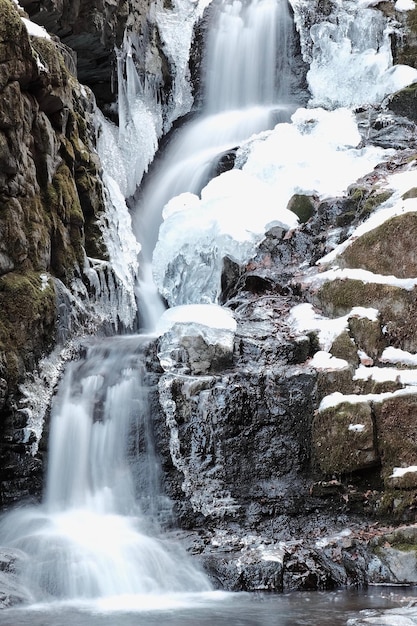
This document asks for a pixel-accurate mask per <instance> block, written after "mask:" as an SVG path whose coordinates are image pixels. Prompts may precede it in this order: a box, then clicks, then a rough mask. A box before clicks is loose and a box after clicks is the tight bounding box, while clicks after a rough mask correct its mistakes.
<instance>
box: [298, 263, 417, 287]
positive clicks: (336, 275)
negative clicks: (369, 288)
mask: <svg viewBox="0 0 417 626" xmlns="http://www.w3.org/2000/svg"><path fill="white" fill-rule="evenodd" d="M338 279H339V280H345V279H349V280H360V281H362V282H363V283H365V284H369V283H373V284H377V285H390V286H392V287H400V288H401V289H405V290H406V291H411V290H412V289H414V287H415V286H416V285H417V278H397V277H396V276H385V275H384V274H374V273H373V272H368V271H367V270H362V269H351V268H343V269H340V268H335V269H330V270H328V271H327V272H321V273H319V274H315V275H314V276H310V277H307V278H305V279H304V280H305V282H306V283H310V284H311V285H315V286H316V285H319V284H322V283H324V282H326V281H329V280H338Z"/></svg>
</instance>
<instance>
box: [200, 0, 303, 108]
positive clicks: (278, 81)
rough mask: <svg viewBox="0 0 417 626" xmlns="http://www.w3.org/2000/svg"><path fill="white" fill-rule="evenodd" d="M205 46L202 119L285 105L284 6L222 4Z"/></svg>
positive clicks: (261, 1) (269, 1) (288, 30)
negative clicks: (212, 115) (253, 108)
mask: <svg viewBox="0 0 417 626" xmlns="http://www.w3.org/2000/svg"><path fill="white" fill-rule="evenodd" d="M213 22H214V23H213V24H212V26H211V28H210V30H209V33H208V36H207V41H206V45H205V50H206V52H205V62H204V66H203V67H204V71H205V72H206V75H205V76H204V77H203V82H204V88H203V91H204V99H203V108H204V111H205V112H206V114H213V113H219V112H221V111H226V110H230V109H236V110H239V109H244V108H246V107H250V106H255V105H260V106H268V105H273V104H278V103H282V102H287V101H288V100H289V97H290V94H289V78H290V71H291V70H290V63H289V61H290V58H289V53H290V47H289V46H290V40H291V36H292V26H293V23H292V19H291V17H290V15H289V11H288V6H287V2H276V1H275V0H256V1H254V2H251V3H250V4H245V3H244V2H242V1H240V0H234V2H231V3H228V2H225V1H223V3H222V5H221V10H220V11H219V12H218V13H217V14H216V15H215V16H214V19H213Z"/></svg>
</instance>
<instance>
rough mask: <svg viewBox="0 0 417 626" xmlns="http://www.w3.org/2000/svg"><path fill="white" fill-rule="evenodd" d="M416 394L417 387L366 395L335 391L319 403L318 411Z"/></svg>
mask: <svg viewBox="0 0 417 626" xmlns="http://www.w3.org/2000/svg"><path fill="white" fill-rule="evenodd" d="M416 394H417V387H415V386H414V387H404V389H398V390H397V391H393V392H385V393H368V394H363V395H359V394H346V395H345V394H343V393H340V391H335V392H334V393H331V394H330V395H328V396H325V397H324V398H323V400H322V401H321V403H320V406H319V408H318V411H319V412H320V411H325V410H326V409H329V408H333V407H335V406H338V405H339V404H343V403H344V402H348V403H349V404H360V403H362V402H383V401H384V400H388V399H389V398H398V397H400V396H410V395H416Z"/></svg>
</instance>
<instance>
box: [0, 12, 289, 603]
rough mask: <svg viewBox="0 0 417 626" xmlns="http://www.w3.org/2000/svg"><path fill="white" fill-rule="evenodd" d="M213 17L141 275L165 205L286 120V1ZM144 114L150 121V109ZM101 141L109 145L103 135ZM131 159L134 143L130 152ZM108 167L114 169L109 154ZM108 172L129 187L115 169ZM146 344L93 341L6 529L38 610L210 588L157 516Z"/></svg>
mask: <svg viewBox="0 0 417 626" xmlns="http://www.w3.org/2000/svg"><path fill="white" fill-rule="evenodd" d="M213 15H214V18H213V22H214V23H213V24H212V28H211V30H212V34H211V35H210V37H209V41H208V43H207V52H206V57H205V63H206V71H207V73H208V76H209V79H208V81H207V84H206V86H205V91H204V106H203V114H202V116H201V119H197V120H196V121H195V122H193V123H191V124H190V125H188V126H187V127H186V128H185V131H182V132H181V133H180V134H179V136H178V138H177V137H175V138H174V140H173V141H172V143H171V145H170V146H169V149H168V151H167V153H166V155H165V156H164V159H163V164H162V168H161V170H159V171H158V172H157V174H158V175H157V186H154V185H152V182H151V184H149V185H147V187H146V190H145V193H144V194H143V197H142V199H141V205H143V206H144V207H145V211H144V212H143V216H142V217H141V219H142V227H141V228H138V233H139V235H140V236H139V237H138V238H139V240H140V243H141V245H142V253H143V258H144V266H145V267H144V276H146V275H147V274H148V276H150V272H149V264H150V261H151V257H152V250H153V246H154V244H155V241H156V237H157V227H158V224H159V222H160V219H161V210H162V208H163V206H164V204H165V203H166V201H167V200H168V199H169V198H171V197H173V196H174V195H176V194H178V193H179V192H182V191H185V190H187V191H190V190H191V191H195V190H199V189H200V188H201V187H202V185H203V184H204V183H205V182H206V181H207V179H208V177H209V173H210V170H211V169H212V167H213V159H215V158H216V156H218V155H219V154H220V153H222V152H223V151H225V150H229V149H230V148H233V147H234V146H236V145H238V144H239V143H240V142H241V141H242V140H243V139H245V138H247V137H248V136H250V135H251V134H252V133H254V132H259V131H261V130H264V129H266V128H270V127H271V126H273V125H274V123H275V122H276V121H277V119H279V118H280V116H281V115H284V116H287V115H288V113H287V109H288V76H289V68H288V37H289V32H290V28H291V27H292V26H291V20H290V17H289V15H288V8H287V2H286V0H252V1H251V2H250V3H248V4H247V5H246V4H244V3H242V2H240V1H236V0H235V1H233V2H229V1H228V2H226V1H223V2H222V3H221V4H220V5H219V7H218V8H216V10H215V11H214V13H213ZM130 60H131V59H130ZM129 67H130V68H131V69H132V67H133V65H132V63H130V64H129ZM130 82H132V77H130ZM128 97H129V98H130V99H133V98H134V94H130V95H129V94H128ZM145 109H146V111H145V113H146V112H147V114H148V113H149V110H150V105H149V106H148V105H147V106H146V107H145ZM283 111H284V113H282V112H283ZM136 113H137V111H136ZM148 117H149V115H145V116H144V120H143V123H144V124H146V120H147V119H148ZM121 119H122V121H123V119H124V118H123V115H122V117H121ZM158 119H159V118H158ZM137 122H138V116H137V115H136V117H135V123H136V124H137ZM102 124H104V122H102ZM126 128H127V127H126ZM125 132H128V131H126V129H125ZM122 139H123V137H122ZM151 139H152V142H153V141H154V137H153V136H152V138H151ZM125 140H126V141H130V139H129V138H126V139H125ZM100 142H101V143H103V142H104V143H105V142H107V143H108V144H109V142H110V144H109V145H113V144H112V142H113V138H112V135H111V133H110V134H109V133H108V132H107V130H106V128H105V127H104V126H103V128H102V132H101V138H100ZM152 142H151V143H152ZM150 149H151V148H150ZM112 152H113V150H112ZM131 152H132V146H131V142H130V143H129V146H128V149H127V152H126V150H125V153H127V154H128V155H129V154H130V153H131ZM106 159H107V160H109V159H110V165H112V163H113V162H112V160H111V159H112V157H111V156H110V157H107V156H106ZM106 159H105V160H106ZM107 160H106V162H107ZM113 160H114V159H113ZM144 167H145V165H144V164H143V163H139V164H138V162H137V159H136V158H134V162H133V165H132V168H130V169H131V170H132V171H134V172H135V173H136V172H137V171H139V174H140V171H142V170H143V169H144ZM107 169H109V168H107ZM126 169H127V170H129V167H128V168H126ZM180 174H181V175H180ZM110 175H111V176H112V180H117V181H120V182H119V187H120V184H122V183H123V181H124V185H125V186H126V189H127V183H128V181H127V180H126V179H125V177H124V175H123V172H120V164H118V163H115V164H114V167H111V168H110ZM139 178H140V176H139ZM174 183H175V184H174ZM122 186H123V185H122ZM120 188H121V187H120ZM143 220H144V221H143ZM146 282H147V281H145V283H146ZM149 283H151V281H148V284H149ZM144 287H146V284H145V285H144V286H143V285H142V291H141V294H140V295H141V298H142V299H145V300H147V302H148V305H147V306H148V308H154V304H153V303H154V301H155V290H154V289H152V287H151V290H150V294H148V295H145V288H144ZM149 302H150V307H149ZM151 317H155V313H153V315H152V316H151ZM153 321H154V320H152V323H153ZM148 323H149V325H152V324H151V322H150V320H148ZM144 341H145V339H144V338H143V337H141V336H138V337H125V338H113V339H111V340H106V341H105V342H98V343H96V344H92V345H91V346H90V347H88V348H87V350H86V355H85V357H84V358H82V359H81V360H80V361H78V362H76V363H72V364H70V365H69V366H68V368H67V371H66V373H65V376H64V378H63V380H62V382H61V386H60V390H59V393H58V395H57V398H56V401H55V403H54V406H53V411H52V418H51V429H50V441H49V451H50V453H49V460H48V474H47V484H46V492H45V498H44V502H43V504H42V505H41V506H39V507H32V508H31V507H28V508H25V509H22V510H17V511H15V512H12V513H11V514H9V515H7V516H6V517H5V518H4V519H3V520H2V522H1V528H0V535H1V537H2V542H3V544H4V545H7V546H9V547H10V548H13V549H15V550H17V551H18V553H19V554H20V555H24V557H23V558H22V559H19V563H20V566H18V570H19V572H20V575H21V579H22V583H23V585H24V586H25V587H26V589H27V590H28V592H29V593H30V597H31V599H32V600H34V601H39V600H52V599H59V600H68V599H71V600H74V599H75V600H79V599H84V600H86V599H94V598H103V597H109V596H121V595H132V594H133V595H143V594H147V595H149V594H150V595H152V594H161V593H170V592H185V591H187V592H205V591H208V590H210V588H211V586H210V584H209V582H208V581H207V578H206V576H205V575H204V574H203V573H202V572H200V570H198V569H196V567H195V566H194V564H192V563H191V562H190V561H189V559H188V558H187V556H186V554H185V553H183V552H182V551H181V550H180V548H179V547H178V546H175V545H172V544H171V543H169V542H168V541H167V540H163V539H162V538H161V537H160V536H158V523H157V521H158V518H159V517H161V516H166V515H167V514H169V505H168V504H167V501H166V499H165V498H164V497H163V496H162V495H161V493H160V489H159V483H160V481H159V476H158V471H159V469H158V468H159V466H158V462H157V459H156V456H155V453H154V448H153V443H152V437H151V430H152V429H151V426H150V422H151V418H150V415H149V408H148V403H147V399H146V395H147V387H146V384H145V382H144V378H145V377H146V376H145V370H144V365H143V362H142V359H141V352H142V345H143V342H144ZM138 441H139V442H141V443H142V444H144V445H142V447H141V449H138V445H137V442H138ZM142 448H143V449H142Z"/></svg>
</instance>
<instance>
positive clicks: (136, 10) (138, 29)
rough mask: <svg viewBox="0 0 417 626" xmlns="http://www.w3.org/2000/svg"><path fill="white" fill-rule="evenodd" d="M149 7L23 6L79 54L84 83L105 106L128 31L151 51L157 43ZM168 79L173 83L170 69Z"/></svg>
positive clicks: (145, 3)
mask: <svg viewBox="0 0 417 626" xmlns="http://www.w3.org/2000/svg"><path fill="white" fill-rule="evenodd" d="M149 4H150V2H149V0H93V1H91V0H77V1H76V2H74V1H73V0H42V1H41V2H39V1H33V0H23V1H22V3H21V6H22V7H23V8H24V9H25V10H26V11H27V12H28V14H29V16H30V18H31V19H32V20H33V21H35V22H36V23H37V24H41V25H43V26H45V28H46V29H47V30H48V32H50V33H54V34H55V35H57V36H58V37H59V38H60V40H61V41H62V42H63V43H64V44H66V45H67V46H69V47H70V48H71V49H72V50H74V51H75V52H76V59H77V62H76V65H77V72H78V79H79V81H80V83H82V84H85V85H89V86H90V87H91V89H92V90H93V92H94V94H95V96H96V99H97V102H98V103H99V105H105V104H108V103H111V102H113V101H114V99H115V94H116V91H117V75H116V56H115V48H116V47H120V46H121V45H122V43H123V36H124V32H125V30H132V31H134V32H135V33H140V37H141V40H142V41H143V42H144V43H145V44H146V45H149V49H150V44H151V42H154V43H156V44H157V41H158V34H157V31H156V29H155V26H154V25H151V24H150V23H149V21H148V19H147V18H148V10H149ZM149 49H148V55H149ZM157 55H158V56H159V55H160V52H158V53H157ZM146 56H147V55H145V54H143V55H139V57H138V62H139V64H141V63H143V64H144V63H145V60H146ZM159 65H160V64H159V62H158V63H156V66H157V67H158V72H159ZM165 77H166V79H167V80H168V82H169V68H166V73H165Z"/></svg>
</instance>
